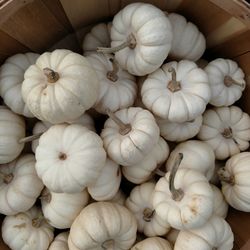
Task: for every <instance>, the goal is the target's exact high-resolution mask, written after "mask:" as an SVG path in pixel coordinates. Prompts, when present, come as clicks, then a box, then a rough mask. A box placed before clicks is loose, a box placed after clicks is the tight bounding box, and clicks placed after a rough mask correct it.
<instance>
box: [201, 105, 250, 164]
mask: <svg viewBox="0 0 250 250" xmlns="http://www.w3.org/2000/svg"><path fill="white" fill-rule="evenodd" d="M198 138H199V139H200V140H202V141H205V142H206V143H208V144H209V145H210V146H211V147H212V148H213V150H214V153H215V157H216V159H218V160H224V159H227V158H228V157H230V156H232V155H235V154H237V153H239V152H240V151H244V150H246V149H247V148H248V147H249V141H250V117H249V115H248V114H247V113H244V112H243V111H242V110H241V109H240V108H239V107H236V106H231V107H220V108H214V109H209V110H207V111H206V112H205V113H204V115H203V124H202V127H201V130H200V132H199V134H198Z"/></svg>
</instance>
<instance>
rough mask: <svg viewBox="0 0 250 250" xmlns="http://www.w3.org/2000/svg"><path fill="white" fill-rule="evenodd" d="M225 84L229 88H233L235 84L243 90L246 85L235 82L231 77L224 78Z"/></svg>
mask: <svg viewBox="0 0 250 250" xmlns="http://www.w3.org/2000/svg"><path fill="white" fill-rule="evenodd" d="M224 84H225V85H226V86H227V87H231V86H232V85H233V84H234V85H238V86H240V87H242V88H244V87H245V84H244V83H240V82H237V81H235V80H234V79H233V78H232V77H231V76H225V77H224Z"/></svg>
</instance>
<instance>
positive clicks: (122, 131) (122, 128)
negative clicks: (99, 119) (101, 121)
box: [106, 109, 132, 135]
mask: <svg viewBox="0 0 250 250" xmlns="http://www.w3.org/2000/svg"><path fill="white" fill-rule="evenodd" d="M106 113H107V114H108V116H109V117H110V118H111V119H112V120H113V121H114V122H115V123H116V124H117V125H118V126H119V128H120V129H119V133H120V134H121V135H126V134H128V133H129V132H130V131H131V129H132V127H131V125H130V124H125V123H124V122H123V121H121V120H120V119H119V118H118V117H117V116H116V115H115V114H114V113H113V112H112V111H111V110H110V109H107V110H106Z"/></svg>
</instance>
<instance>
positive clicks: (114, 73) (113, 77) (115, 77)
mask: <svg viewBox="0 0 250 250" xmlns="http://www.w3.org/2000/svg"><path fill="white" fill-rule="evenodd" d="M109 61H110V62H111V63H112V67H113V69H112V70H111V71H108V72H107V78H108V79H109V80H110V81H112V82H116V81H117V80H118V75H117V73H118V71H119V66H118V63H117V62H116V61H115V60H114V59H113V58H109Z"/></svg>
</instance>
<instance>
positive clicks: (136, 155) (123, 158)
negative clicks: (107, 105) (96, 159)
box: [101, 107, 160, 166]
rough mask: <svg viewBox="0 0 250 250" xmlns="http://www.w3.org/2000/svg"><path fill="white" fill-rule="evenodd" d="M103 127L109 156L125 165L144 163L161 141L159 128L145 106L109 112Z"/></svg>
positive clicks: (104, 140) (103, 136) (105, 145)
mask: <svg viewBox="0 0 250 250" xmlns="http://www.w3.org/2000/svg"><path fill="white" fill-rule="evenodd" d="M109 116H110V117H111V118H109V119H107V120H106V122H105V124H104V129H103V130H102V133H101V137H102V139H103V143H104V148H105V149H106V151H107V154H108V155H109V157H110V158H111V159H112V160H113V161H115V162H117V163H118V164H120V165H123V166H132V165H135V164H137V163H138V162H140V161H141V160H142V159H143V158H145V157H146V156H147V154H148V153H149V152H150V151H151V150H152V149H153V147H154V146H155V145H156V143H157V142H158V140H159V134H160V131H159V127H158V126H157V124H156V121H155V118H154V117H153V115H152V114H151V113H150V112H149V111H148V110H145V109H142V108H135V107H131V108H128V109H122V110H119V111H117V112H115V113H114V114H113V113H111V112H109Z"/></svg>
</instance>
